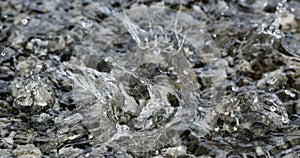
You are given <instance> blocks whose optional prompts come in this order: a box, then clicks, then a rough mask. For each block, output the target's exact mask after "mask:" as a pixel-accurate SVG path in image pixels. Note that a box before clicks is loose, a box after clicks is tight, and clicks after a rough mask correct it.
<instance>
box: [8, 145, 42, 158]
mask: <svg viewBox="0 0 300 158" xmlns="http://www.w3.org/2000/svg"><path fill="white" fill-rule="evenodd" d="M13 154H15V155H17V156H18V157H23V158H25V157H27V158H29V157H41V156H42V152H41V151H40V149H39V148H37V147H36V146H34V145H33V144H26V145H18V146H17V148H16V149H15V150H13Z"/></svg>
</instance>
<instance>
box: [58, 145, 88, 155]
mask: <svg viewBox="0 0 300 158" xmlns="http://www.w3.org/2000/svg"><path fill="white" fill-rule="evenodd" d="M58 153H59V157H78V156H79V155H81V154H83V150H82V149H78V148H73V147H63V148H61V149H60V150H59V151H58Z"/></svg>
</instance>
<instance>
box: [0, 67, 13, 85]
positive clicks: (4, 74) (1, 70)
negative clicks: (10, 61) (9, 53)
mask: <svg viewBox="0 0 300 158" xmlns="http://www.w3.org/2000/svg"><path fill="white" fill-rule="evenodd" d="M14 76H15V73H14V71H13V70H11V69H10V68H9V67H5V66H0V80H5V81H8V80H11V79H13V78H14Z"/></svg>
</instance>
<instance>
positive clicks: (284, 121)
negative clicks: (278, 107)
mask: <svg viewBox="0 0 300 158" xmlns="http://www.w3.org/2000/svg"><path fill="white" fill-rule="evenodd" d="M281 120H282V122H283V123H288V122H289V119H288V118H287V117H284V116H283V117H282V118H281Z"/></svg>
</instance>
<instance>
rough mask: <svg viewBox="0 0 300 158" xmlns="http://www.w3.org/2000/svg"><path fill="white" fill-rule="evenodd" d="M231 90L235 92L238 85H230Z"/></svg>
mask: <svg viewBox="0 0 300 158" xmlns="http://www.w3.org/2000/svg"><path fill="white" fill-rule="evenodd" d="M231 90H232V91H234V92H237V91H238V90H239V87H237V86H232V88H231Z"/></svg>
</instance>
